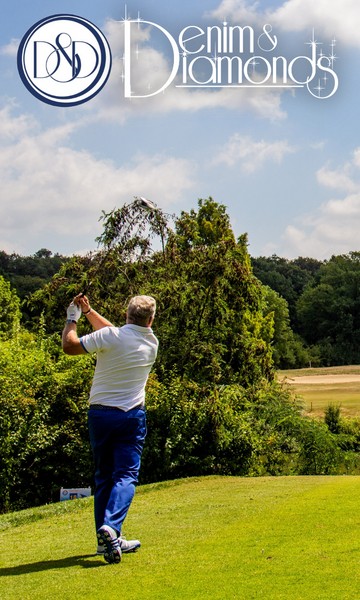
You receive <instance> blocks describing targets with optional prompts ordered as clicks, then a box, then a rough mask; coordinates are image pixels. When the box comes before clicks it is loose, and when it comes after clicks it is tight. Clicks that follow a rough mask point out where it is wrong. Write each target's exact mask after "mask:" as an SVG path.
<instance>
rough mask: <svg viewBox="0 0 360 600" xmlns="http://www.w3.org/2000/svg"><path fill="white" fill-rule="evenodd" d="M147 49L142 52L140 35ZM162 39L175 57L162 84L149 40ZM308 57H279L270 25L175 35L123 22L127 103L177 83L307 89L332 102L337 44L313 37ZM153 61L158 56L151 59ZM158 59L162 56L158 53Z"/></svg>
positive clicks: (140, 22)
mask: <svg viewBox="0 0 360 600" xmlns="http://www.w3.org/2000/svg"><path fill="white" fill-rule="evenodd" d="M141 29H143V31H144V33H143V38H145V34H146V40H147V45H146V46H144V48H143V50H141V49H140V50H139V40H141V38H140V35H139V30H140V31H141ZM151 36H152V37H153V38H154V40H155V39H156V36H157V38H159V37H160V38H162V45H161V46H160V47H163V46H164V43H165V44H166V45H167V47H168V55H170V61H169V67H168V69H167V72H166V73H165V74H164V76H163V80H161V81H159V72H160V73H162V72H163V71H164V69H160V68H159V69H158V68H157V65H155V66H153V72H149V68H148V65H149V64H153V63H152V62H151V60H149V59H148V57H147V55H146V53H147V52H152V46H151V45H150V44H149V40H151V39H152V37H151ZM305 45H306V46H307V47H308V48H307V50H306V51H305V52H302V53H301V54H299V55H296V56H294V57H293V56H288V55H283V54H279V53H278V52H279V40H278V37H277V35H275V34H274V33H273V28H272V26H271V25H270V24H269V23H266V24H264V25H263V27H262V29H260V30H257V29H256V28H254V27H252V26H250V25H230V24H229V23H227V22H226V21H224V22H223V23H221V24H220V25H219V24H217V25H211V26H207V27H201V26H199V25H187V26H186V27H184V28H183V29H181V30H180V31H179V32H177V33H176V34H175V35H174V34H171V33H170V32H169V31H167V30H166V29H165V28H164V27H162V26H161V25H159V24H157V23H154V22H151V21H145V20H143V19H141V18H140V16H138V18H137V19H130V18H127V15H126V16H125V19H124V57H123V73H122V79H123V82H124V96H125V98H149V97H151V96H156V95H157V94H162V93H164V92H165V90H166V89H167V88H168V87H169V86H170V85H171V84H173V83H174V85H175V87H176V88H191V89H194V90H195V89H197V90H199V89H202V90H209V91H210V90H214V89H221V88H230V89H245V88H251V89H261V88H263V89H264V88H266V89H288V90H293V89H296V88H303V89H305V90H307V91H308V93H309V94H311V96H313V97H314V98H316V99H319V100H326V99H327V98H331V97H332V96H333V95H334V94H335V93H336V91H337V89H338V86H339V79H338V75H337V73H336V72H335V68H334V63H335V61H336V59H337V56H336V55H335V51H334V50H335V46H336V39H333V40H332V41H331V43H329V44H325V43H322V42H319V41H317V40H316V39H315V31H313V32H312V38H311V39H310V40H309V41H308V42H305ZM151 56H153V54H152V55H151ZM159 56H161V53H160V52H159Z"/></svg>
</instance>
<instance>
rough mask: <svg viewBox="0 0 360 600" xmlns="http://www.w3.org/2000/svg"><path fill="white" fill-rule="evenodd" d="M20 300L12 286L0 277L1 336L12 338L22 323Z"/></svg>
mask: <svg viewBox="0 0 360 600" xmlns="http://www.w3.org/2000/svg"><path fill="white" fill-rule="evenodd" d="M20 317H21V313H20V300H19V298H18V296H17V294H16V292H14V290H12V289H11V287H10V284H9V282H8V281H6V280H5V279H4V278H3V277H2V276H1V275H0V335H1V337H2V338H4V337H5V338H10V337H12V336H13V335H14V334H15V330H16V328H17V327H18V326H19V323H20Z"/></svg>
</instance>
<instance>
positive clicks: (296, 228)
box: [283, 148, 360, 259]
mask: <svg viewBox="0 0 360 600" xmlns="http://www.w3.org/2000/svg"><path fill="white" fill-rule="evenodd" d="M359 157H360V149H359V148H357V149H355V151H354V153H353V156H352V158H351V160H350V161H348V162H347V163H345V164H344V165H343V166H342V167H340V168H338V169H334V170H330V169H329V168H327V167H326V168H325V167H324V168H322V169H320V170H319V171H318V173H317V177H318V182H319V184H321V185H323V186H325V187H328V188H332V189H338V190H340V191H343V192H344V196H343V197H340V198H330V199H329V200H328V201H327V202H325V203H323V204H322V205H321V206H320V207H319V208H318V209H317V210H316V211H314V212H313V213H311V214H308V215H305V216H302V217H300V218H299V219H298V220H297V222H296V224H291V225H289V226H288V227H287V228H286V230H285V233H284V236H283V245H284V248H286V250H285V254H286V255H287V256H289V257H290V256H299V255H303V256H304V255H306V256H313V257H315V258H320V259H324V258H329V257H330V256H331V255H332V254H344V253H347V252H350V251H352V250H359V248H360V242H359V230H360V173H359V169H360V161H359Z"/></svg>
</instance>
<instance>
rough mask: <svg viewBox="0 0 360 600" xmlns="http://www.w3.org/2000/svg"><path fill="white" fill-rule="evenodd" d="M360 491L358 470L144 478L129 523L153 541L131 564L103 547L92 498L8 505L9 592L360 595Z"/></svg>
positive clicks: (5, 553) (217, 598) (28, 597)
mask: <svg viewBox="0 0 360 600" xmlns="http://www.w3.org/2000/svg"><path fill="white" fill-rule="evenodd" d="M359 494H360V477H347V476H346V477H279V478H238V477H209V478H199V479H188V480H179V481H175V482H168V483H163V484H155V485H151V486H143V487H140V488H139V489H138V491H137V495H136V497H135V500H134V504H133V506H132V509H131V512H130V514H129V516H128V520H127V523H126V533H127V535H128V537H129V538H130V537H134V536H136V537H137V536H139V537H140V538H141V542H142V548H141V549H140V551H139V552H137V553H136V554H133V555H124V556H123V560H122V562H121V564H120V565H107V564H106V563H105V562H104V561H103V559H102V558H101V557H96V556H94V554H93V552H94V549H95V536H94V532H93V522H92V499H84V500H74V501H70V502H68V503H61V506H60V505H54V506H53V507H46V509H45V510H44V509H43V508H39V509H36V510H34V511H32V512H31V511H30V512H29V511H26V512H27V514H26V515H24V514H23V515H22V513H18V517H15V516H14V515H12V516H10V517H8V516H6V515H5V516H3V517H0V524H1V523H2V524H3V530H2V532H1V533H0V543H1V547H2V553H1V559H0V575H1V578H0V597H1V598H4V599H6V600H15V599H16V600H20V599H21V600H42V599H44V600H45V599H46V600H49V599H52V598H54V599H56V600H57V599H58V598H59V599H60V598H63V597H70V598H74V599H76V600H77V599H80V598H87V599H90V600H91V599H99V600H100V599H101V600H104V599H105V600H113V599H114V600H115V599H116V600H118V599H119V598H121V599H122V600H180V599H181V600H184V599H185V600H187V599H189V600H190V599H191V600H200V599H201V600H202V599H204V600H231V599H236V600H252V599H256V598H259V599H262V600H282V599H284V600H289V599H290V598H291V599H292V600H303V599H313V600H315V599H316V600H319V599H324V600H325V599H326V600H334V599H336V600H358V598H359V590H360V570H359V562H360V542H359V534H358V532H359V525H360V523H359V522H360V515H359V510H358V502H359V500H358V499H359ZM65 504H67V505H70V504H72V506H73V508H71V510H70V509H66V508H65V507H63V506H62V505H65Z"/></svg>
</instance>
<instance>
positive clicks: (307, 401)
mask: <svg viewBox="0 0 360 600" xmlns="http://www.w3.org/2000/svg"><path fill="white" fill-rule="evenodd" d="M278 375H279V379H280V380H283V379H284V378H287V379H289V380H291V379H294V378H299V379H297V380H296V381H295V382H293V383H292V384H291V387H292V388H293V389H294V391H295V392H296V394H297V395H298V396H299V397H300V398H302V400H303V401H304V405H305V410H306V412H307V413H309V414H310V415H313V416H315V417H319V416H323V415H324V412H325V409H326V407H327V406H328V405H329V404H339V405H340V407H341V414H342V416H344V417H359V416H360V383H359V382H345V381H343V382H339V383H337V382H336V383H334V381H331V380H329V382H324V381H323V382H321V383H312V384H306V383H302V382H301V377H306V376H309V375H310V376H317V375H322V376H324V375H329V376H332V375H360V365H350V366H344V367H322V368H314V369H293V370H286V371H285V370H284V371H279V372H278Z"/></svg>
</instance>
